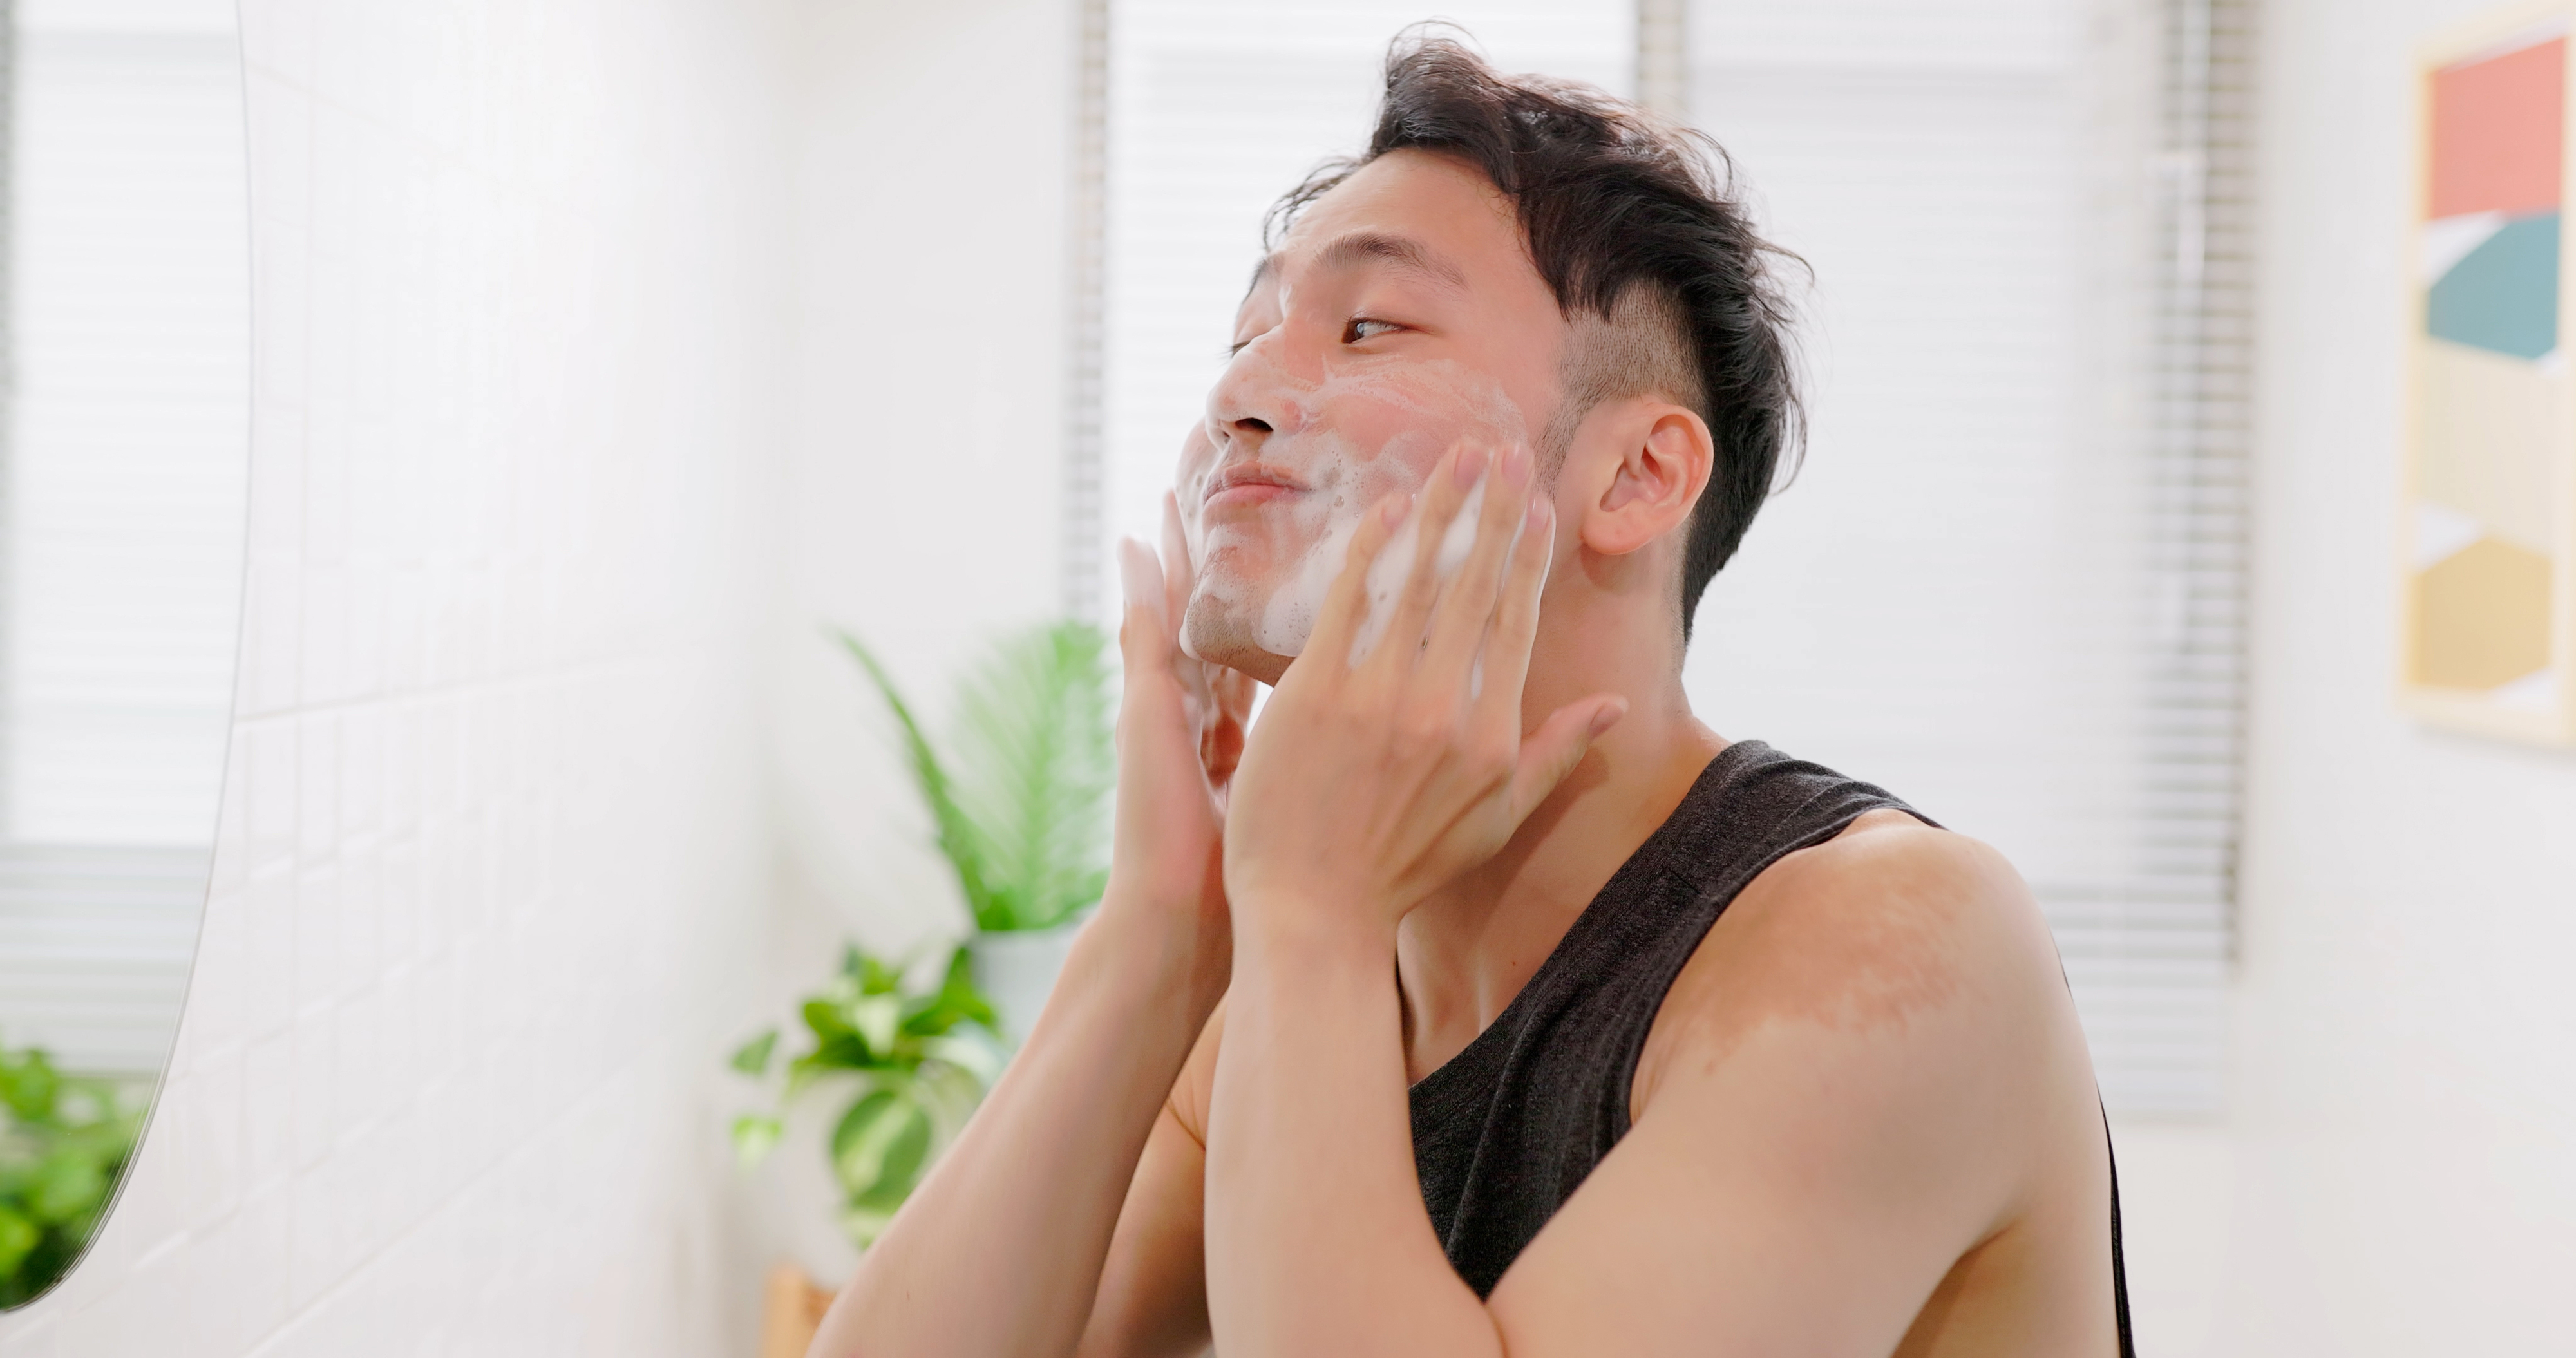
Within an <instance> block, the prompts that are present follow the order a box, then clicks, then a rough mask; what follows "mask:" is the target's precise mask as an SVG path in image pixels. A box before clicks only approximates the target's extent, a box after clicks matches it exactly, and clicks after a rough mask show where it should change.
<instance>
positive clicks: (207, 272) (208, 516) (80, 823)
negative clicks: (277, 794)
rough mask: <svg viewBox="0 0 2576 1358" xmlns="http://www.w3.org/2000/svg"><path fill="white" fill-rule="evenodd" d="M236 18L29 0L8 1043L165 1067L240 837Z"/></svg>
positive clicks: (4, 776) (13, 366)
mask: <svg viewBox="0 0 2576 1358" xmlns="http://www.w3.org/2000/svg"><path fill="white" fill-rule="evenodd" d="M232 24H233V21H232V13H231V7H230V6H229V5H220V4H207V3H179V2H174V0H152V2H150V3H145V2H143V0H120V3H110V4H99V3H91V4H71V3H61V2H60V0H56V3H38V4H25V3H22V4H21V5H20V6H19V7H18V11H17V15H16V23H15V60H14V62H13V64H12V67H11V69H10V71H9V73H8V74H9V78H10V82H11V102H12V104H13V117H12V119H11V127H10V142H9V150H8V161H9V174H8V192H9V201H10V212H9V216H8V228H9V231H8V234H9V242H8V245H9V258H10V268H9V272H10V277H11V280H12V284H11V289H10V293H11V295H10V298H9V309H8V332H7V333H8V341H9V353H8V365H9V366H8V374H9V379H10V381H9V387H8V392H7V395H8V402H7V425H6V442H5V495H6V517H5V520H0V563H4V564H0V579H5V592H0V1041H6V1042H7V1043H9V1044H11V1045H13V1046H14V1045H25V1044H29V1043H34V1044H41V1045H44V1046H46V1047H49V1048H51V1049H52V1050H53V1052H54V1053H55V1055H56V1057H57V1058H58V1059H60V1060H61V1061H63V1062H64V1063H65V1064H67V1065H70V1066H72V1067H74V1068H79V1069H88V1070H99V1071H107V1072H146V1071H151V1070H154V1069H157V1068H158V1066H159V1064H160V1060H161V1057H162V1054H163V1052H164V1051H165V1049H166V1047H167V1044H168V1042H169V1039H170V1034H171V1032H172V1031H173V1030H174V1028H175V1024H176V1019H177V1015H178V1009H179V1002H180V998H181V994H182V992H183V991H184V989H185V987H186V980H187V968H188V962H189V958H190V955H191V953H192V951H193V949H194V943H195V937H196V927H197V917H198V912H199V908H200V906H201V905H202V903H203V900H204V891H205V867H206V862H207V858H208V855H209V853H210V851H211V847H212V845H213V841H214V830H215V812H216V803H217V799H218V797H219V795H220V792H221V784H222V776H223V760H224V742H225V738H226V735H227V732H228V729H229V725H230V716H231V708H232V683H233V661H234V646H235V639H236V633H237V630H238V613H239V607H240V591H241V550H242V535H243V514H244V511H245V498H244V497H245V493H246V478H247V470H246V469H247V466H248V458H247V447H248V437H249V435H248V404H247V403H248V400H249V313H248V294H249V265H248V251H249V244H248V213H247V199H246V193H247V191H246V188H245V185H244V180H243V173H244V166H243V159H242V134H241V124H242V110H241V92H240V69H239V57H238V54H237V50H236V47H235V43H234V39H233V36H232Z"/></svg>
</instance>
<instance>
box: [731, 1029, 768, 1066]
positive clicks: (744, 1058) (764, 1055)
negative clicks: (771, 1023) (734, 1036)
mask: <svg viewBox="0 0 2576 1358" xmlns="http://www.w3.org/2000/svg"><path fill="white" fill-rule="evenodd" d="M777 1049H778V1030H777V1029H775V1028H771V1029H768V1030H766V1031H764V1032H762V1033H761V1035H760V1036H758V1037H755V1038H753V1039H752V1040H750V1041H749V1042H746V1043H744V1044H742V1047H741V1048H740V1049H739V1050H737V1051H736V1052H734V1054H733V1068H734V1069H736V1070H738V1071H741V1072H742V1073H743V1074H745V1075H750V1076H761V1075H766V1074H768V1073H769V1054H770V1053H771V1052H773V1051H776V1050H777Z"/></svg>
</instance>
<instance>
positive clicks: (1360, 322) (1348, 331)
mask: <svg viewBox="0 0 2576 1358" xmlns="http://www.w3.org/2000/svg"><path fill="white" fill-rule="evenodd" d="M1403 328H1404V327H1403V326H1400V325H1397V324H1396V323H1395V322H1393V321H1378V320H1371V319H1369V318H1368V317H1366V316H1354V317H1352V318H1351V320H1350V323H1349V324H1348V325H1345V326H1343V327H1342V343H1344V344H1357V343H1359V342H1360V341H1361V340H1366V339H1376V338H1377V337H1378V336H1380V335H1387V334H1393V333H1394V332H1396V331H1398V330H1402V329H1403Z"/></svg>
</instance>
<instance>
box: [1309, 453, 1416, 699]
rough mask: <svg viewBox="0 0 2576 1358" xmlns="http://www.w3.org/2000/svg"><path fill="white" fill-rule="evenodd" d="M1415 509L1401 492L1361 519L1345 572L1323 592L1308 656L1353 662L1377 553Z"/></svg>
mask: <svg viewBox="0 0 2576 1358" xmlns="http://www.w3.org/2000/svg"><path fill="white" fill-rule="evenodd" d="M1412 507H1413V497H1412V496H1410V495H1405V494H1401V493H1399V494H1395V495H1390V496H1388V497H1386V498H1385V499H1383V500H1380V501H1378V502H1377V506H1376V507H1375V508H1373V509H1371V510H1370V511H1369V512H1368V513H1366V514H1363V515H1361V516H1360V523H1359V527H1358V528H1356V529H1354V530H1352V532H1351V541H1350V545H1349V546H1348V547H1346V548H1344V549H1343V551H1344V555H1343V557H1342V573H1341V574H1339V575H1336V576H1334V577H1333V584H1332V588H1330V589H1328V590H1326V591H1325V592H1324V606H1323V607H1322V608H1321V609H1319V610H1317V612H1316V614H1315V630H1314V631H1313V632H1311V633H1308V634H1307V637H1306V653H1307V654H1308V655H1330V656H1338V657H1340V658H1341V659H1342V661H1343V663H1344V664H1348V663H1349V662H1350V658H1351V640H1352V638H1353V637H1355V636H1357V635H1358V634H1359V630H1360V628H1361V626H1362V625H1363V624H1364V623H1365V622H1366V621H1367V620H1368V595H1369V589H1368V582H1369V567H1370V566H1372V565H1374V564H1376V562H1377V558H1378V553H1379V552H1381V551H1383V550H1385V548H1386V544H1387V541H1388V540H1389V539H1391V538H1393V537H1394V536H1395V530H1396V527H1397V525H1399V524H1402V523H1403V522H1404V516H1405V514H1406V512H1407V511H1409V510H1410V509H1412Z"/></svg>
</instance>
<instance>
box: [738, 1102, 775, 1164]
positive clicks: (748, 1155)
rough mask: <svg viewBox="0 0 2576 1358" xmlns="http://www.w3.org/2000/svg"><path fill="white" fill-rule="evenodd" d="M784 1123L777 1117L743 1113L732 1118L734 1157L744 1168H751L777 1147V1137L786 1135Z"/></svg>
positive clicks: (766, 1157)
mask: <svg viewBox="0 0 2576 1358" xmlns="http://www.w3.org/2000/svg"><path fill="white" fill-rule="evenodd" d="M786 1133H787V1129H786V1126H785V1124H783V1123H781V1122H780V1121H779V1120H778V1119H777V1118H774V1117H764V1116H762V1115H760V1114H757V1113H745V1114H744V1115H742V1116H741V1117H738V1118H735V1119H734V1120H733V1154H734V1159H735V1160H736V1161H737V1162H739V1163H740V1164H741V1165H742V1167H743V1168H744V1169H751V1168H753V1167H755V1166H757V1165H759V1163H760V1162H761V1161H763V1160H766V1159H768V1158H769V1153H770V1152H771V1151H773V1150H776V1149H777V1148H778V1138H780V1137H781V1136H784V1135H786Z"/></svg>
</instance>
